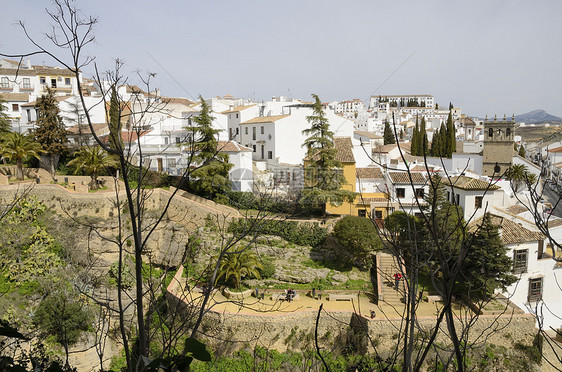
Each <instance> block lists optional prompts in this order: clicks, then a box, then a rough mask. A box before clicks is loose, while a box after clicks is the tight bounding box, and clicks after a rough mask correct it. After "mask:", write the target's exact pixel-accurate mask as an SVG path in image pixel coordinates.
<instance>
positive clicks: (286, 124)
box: [240, 104, 353, 164]
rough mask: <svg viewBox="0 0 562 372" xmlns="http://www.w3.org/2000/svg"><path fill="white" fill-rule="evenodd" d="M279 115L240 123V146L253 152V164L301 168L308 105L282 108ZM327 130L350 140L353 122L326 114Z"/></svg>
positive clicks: (327, 111) (327, 112)
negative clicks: (328, 125)
mask: <svg viewBox="0 0 562 372" xmlns="http://www.w3.org/2000/svg"><path fill="white" fill-rule="evenodd" d="M283 112H284V114H283V115H274V116H259V117H255V118H253V119H250V120H247V121H245V122H242V123H240V128H241V130H240V136H241V139H240V141H241V144H242V145H244V146H246V147H249V148H251V149H252V151H253V153H254V154H253V159H254V160H255V161H265V162H267V163H271V164H275V163H277V164H279V163H286V164H302V162H303V158H304V157H305V155H306V149H305V148H304V147H303V146H302V144H303V143H304V140H305V139H306V138H307V136H305V135H303V134H302V131H303V130H304V129H308V128H310V123H309V122H308V121H307V120H306V117H307V116H310V115H312V105H310V104H307V105H305V104H297V105H290V106H285V107H284V110H283ZM326 117H327V119H328V122H329V124H330V130H331V131H332V132H333V133H334V136H335V137H336V136H338V137H352V136H353V121H352V120H349V119H346V118H343V117H341V116H338V115H336V114H334V113H333V111H331V110H326Z"/></svg>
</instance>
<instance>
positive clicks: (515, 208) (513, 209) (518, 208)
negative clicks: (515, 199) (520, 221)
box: [505, 204, 528, 214]
mask: <svg viewBox="0 0 562 372" xmlns="http://www.w3.org/2000/svg"><path fill="white" fill-rule="evenodd" d="M505 210H506V211H508V212H509V213H512V214H519V213H523V212H527V210H528V209H527V208H525V207H524V206H522V205H520V204H516V205H512V206H511V207H508V208H506V209H505Z"/></svg>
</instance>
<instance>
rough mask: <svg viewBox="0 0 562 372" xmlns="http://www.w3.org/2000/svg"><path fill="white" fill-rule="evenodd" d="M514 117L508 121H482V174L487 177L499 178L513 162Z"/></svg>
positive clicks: (504, 118) (505, 119)
mask: <svg viewBox="0 0 562 372" xmlns="http://www.w3.org/2000/svg"><path fill="white" fill-rule="evenodd" d="M514 132H515V116H512V117H511V120H508V119H507V118H506V117H505V115H504V117H503V120H501V119H500V120H498V119H497V117H496V116H494V120H488V116H486V119H485V120H484V152H483V159H482V172H483V173H484V175H486V176H489V177H495V178H499V177H501V176H502V175H503V174H504V173H505V172H506V171H507V170H508V168H509V167H510V166H511V162H512V161H513V151H514V150H513V139H514V136H515V133H514Z"/></svg>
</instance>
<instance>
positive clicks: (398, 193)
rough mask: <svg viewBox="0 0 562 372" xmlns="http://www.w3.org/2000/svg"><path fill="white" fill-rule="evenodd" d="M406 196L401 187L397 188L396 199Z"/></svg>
mask: <svg viewBox="0 0 562 372" xmlns="http://www.w3.org/2000/svg"><path fill="white" fill-rule="evenodd" d="M405 196H406V189H405V188H403V187H399V188H397V189H396V197H397V198H404V197H405Z"/></svg>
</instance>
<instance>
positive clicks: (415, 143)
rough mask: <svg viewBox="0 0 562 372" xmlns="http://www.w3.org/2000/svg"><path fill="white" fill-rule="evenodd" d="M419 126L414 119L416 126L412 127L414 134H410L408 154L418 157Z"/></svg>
mask: <svg viewBox="0 0 562 372" xmlns="http://www.w3.org/2000/svg"><path fill="white" fill-rule="evenodd" d="M418 144H419V125H418V118H417V117H416V126H415V127H414V133H412V145H411V146H410V153H411V154H412V155H414V156H419V152H418V151H419V147H418Z"/></svg>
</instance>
